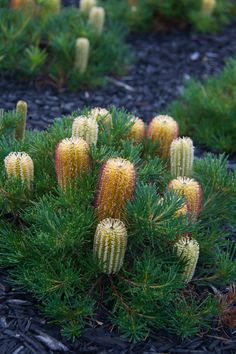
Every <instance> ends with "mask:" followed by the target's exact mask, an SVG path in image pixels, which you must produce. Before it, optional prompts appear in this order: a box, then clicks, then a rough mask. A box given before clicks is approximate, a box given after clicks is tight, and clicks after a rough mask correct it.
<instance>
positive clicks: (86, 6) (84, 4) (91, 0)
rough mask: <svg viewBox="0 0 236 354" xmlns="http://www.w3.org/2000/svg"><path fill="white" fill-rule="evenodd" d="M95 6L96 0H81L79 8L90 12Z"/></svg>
mask: <svg viewBox="0 0 236 354" xmlns="http://www.w3.org/2000/svg"><path fill="white" fill-rule="evenodd" d="M93 6H96V0H80V2H79V8H80V11H82V12H86V13H89V11H90V10H91V8H92V7H93Z"/></svg>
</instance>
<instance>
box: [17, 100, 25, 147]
mask: <svg viewBox="0 0 236 354" xmlns="http://www.w3.org/2000/svg"><path fill="white" fill-rule="evenodd" d="M16 112H17V113H18V114H19V122H17V125H16V133H15V136H16V139H17V140H23V139H24V137H25V126H26V119H27V103H26V102H25V101H18V102H17V105H16Z"/></svg>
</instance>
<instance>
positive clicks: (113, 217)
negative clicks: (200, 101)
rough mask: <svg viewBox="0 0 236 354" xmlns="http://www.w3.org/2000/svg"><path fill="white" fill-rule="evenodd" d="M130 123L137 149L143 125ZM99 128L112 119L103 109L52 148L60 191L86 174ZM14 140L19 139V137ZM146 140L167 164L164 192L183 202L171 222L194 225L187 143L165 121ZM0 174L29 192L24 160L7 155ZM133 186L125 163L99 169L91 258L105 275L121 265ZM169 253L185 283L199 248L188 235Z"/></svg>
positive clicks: (196, 194)
mask: <svg viewBox="0 0 236 354" xmlns="http://www.w3.org/2000/svg"><path fill="white" fill-rule="evenodd" d="M17 109H18V111H19V112H20V113H21V114H22V116H23V115H24V117H25V116H26V111H27V105H26V103H25V102H21V101H20V102H19V103H18V104H17ZM23 123H24V124H25V119H24V120H23ZM131 123H132V124H131V126H130V128H128V129H129V130H128V132H127V137H128V138H129V139H130V140H132V141H134V142H135V143H140V142H141V141H142V139H143V138H144V137H145V124H144V122H143V121H142V120H141V119H139V118H136V117H133V118H132V119H131ZM99 125H101V126H103V125H104V126H106V127H107V128H109V129H112V125H113V124H112V115H111V114H110V112H109V111H107V110H106V109H103V108H94V109H92V110H91V111H90V112H89V114H88V116H80V117H78V118H76V119H75V120H74V122H73V125H72V137H71V138H66V139H63V140H62V141H61V142H60V143H59V144H58V145H57V148H56V153H55V165H56V173H57V180H58V184H59V186H60V188H61V189H62V190H63V191H66V190H67V187H68V186H70V185H71V184H72V182H73V181H75V180H76V179H77V178H78V177H82V176H83V175H84V173H86V172H87V173H88V171H89V169H90V154H89V149H90V146H91V145H96V143H97V140H98V129H99ZM20 128H22V127H20ZM21 130H22V131H23V130H24V129H21ZM20 135H21V138H22V137H23V134H20ZM147 136H148V137H149V138H150V139H151V140H153V141H158V142H159V150H158V153H159V155H160V156H162V157H163V158H165V159H166V158H168V157H169V159H170V168H171V173H172V176H173V177H175V178H174V179H173V180H172V181H171V182H170V183H169V189H172V190H174V191H175V193H177V194H178V195H179V196H181V197H184V198H185V203H184V204H183V205H182V207H181V208H180V209H179V210H177V212H176V213H175V215H174V216H175V217H178V216H180V215H186V214H187V215H189V216H190V220H191V221H195V220H196V219H197V217H198V215H199V213H200V210H201V202H202V190H201V186H200V185H199V183H198V182H197V181H195V180H194V179H193V178H190V177H191V176H192V166H193V149H194V148H193V142H192V140H191V139H190V138H185V137H184V138H178V137H177V136H178V124H177V122H176V121H175V120H174V119H173V118H171V117H168V116H157V117H155V118H154V119H153V120H152V121H151V123H150V124H149V127H148V129H147ZM5 168H6V173H7V175H8V177H12V176H13V177H16V178H18V179H20V180H21V181H22V182H24V183H26V184H27V186H28V188H30V187H31V183H32V181H33V174H34V172H33V171H34V168H33V161H32V159H31V158H30V156H29V155H27V154H26V153H15V152H14V153H11V154H9V155H8V156H7V157H6V158H5ZM135 181H136V171H135V167H134V165H133V164H132V163H131V162H130V161H128V160H126V159H123V158H120V157H116V158H110V159H109V160H107V161H106V162H105V163H104V165H103V166H102V168H101V171H100V177H99V181H98V190H97V196H96V206H95V207H96V215H97V219H98V221H99V224H98V226H97V229H96V233H95V237H94V255H95V257H97V258H98V259H99V261H100V263H101V265H102V270H103V272H105V273H108V274H111V273H116V272H118V271H119V270H120V268H121V267H122V264H123V260H124V255H125V250H126V245H127V231H126V228H125V225H124V223H123V221H124V219H125V205H126V203H127V202H128V201H129V200H130V199H131V197H132V195H133V192H134V188H135ZM161 202H163V200H161V201H160V203H161ZM174 248H175V250H176V252H177V255H178V257H180V258H181V259H183V260H184V261H185V269H184V272H183V277H184V280H185V281H186V282H188V281H190V280H191V279H192V276H193V274H194V271H195V268H196V264H197V260H198V255H199V245H198V243H197V241H195V240H193V239H192V238H191V237H190V236H189V235H185V236H181V237H180V238H179V239H178V240H177V241H176V242H175V244H174Z"/></svg>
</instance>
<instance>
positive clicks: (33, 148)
mask: <svg viewBox="0 0 236 354" xmlns="http://www.w3.org/2000/svg"><path fill="white" fill-rule="evenodd" d="M83 114H84V115H86V114H88V110H85V111H84V112H83ZM111 114H112V118H113V124H112V126H111V127H106V126H105V125H104V124H103V123H102V122H99V135H98V142H97V145H96V146H95V145H93V146H91V148H90V158H91V170H90V172H89V173H87V174H86V178H83V177H80V178H78V179H77V180H76V182H75V184H73V186H71V188H67V189H66V190H65V191H62V190H61V189H60V188H59V187H58V185H57V180H56V172H55V148H56V146H57V144H58V142H60V141H61V140H62V139H64V138H66V137H70V136H71V129H72V122H73V119H74V118H75V117H76V114H73V115H72V116H70V117H64V118H62V119H60V120H57V121H56V122H55V123H54V124H53V126H52V127H50V128H49V129H48V130H47V131H42V132H37V131H34V132H31V131H26V134H25V139H24V140H23V141H22V140H21V141H19V140H15V139H13V138H12V140H11V141H9V140H6V139H3V138H1V139H0V161H1V163H2V166H3V161H4V158H5V157H6V156H7V155H8V154H9V152H11V151H24V152H26V153H28V154H29V155H30V156H31V158H32V160H33V162H34V171H35V174H34V182H33V187H32V189H31V190H29V189H27V188H25V186H24V185H22V184H21V182H18V181H17V180H14V179H11V178H7V177H6V174H5V172H4V169H3V168H2V169H1V172H0V210H1V222H0V250H1V251H0V253H1V257H0V266H1V267H6V266H7V267H10V268H9V269H10V275H11V277H12V280H13V281H14V282H15V284H18V285H20V286H21V287H23V288H24V289H26V290H27V291H30V292H31V293H32V294H33V295H34V297H36V298H37V299H38V300H39V302H40V304H41V309H42V311H43V312H44V313H45V314H47V315H48V316H49V317H50V318H51V319H53V320H54V321H55V322H56V323H59V324H60V325H61V326H62V333H63V334H64V335H66V336H67V337H68V338H72V339H73V338H75V337H77V336H79V335H80V333H81V330H82V329H83V328H84V326H86V323H87V322H89V323H91V322H93V321H94V320H96V319H98V320H99V317H97V316H98V313H100V312H101V309H104V308H106V309H107V310H108V311H106V312H107V313H109V318H110V321H111V323H112V324H113V325H115V326H116V327H117V328H118V330H119V331H120V333H121V334H122V335H124V336H125V337H128V338H129V339H130V340H133V341H139V340H142V339H143V338H145V337H146V336H147V335H148V333H149V331H150V328H155V329H167V330H168V331H170V332H173V333H175V334H177V335H179V336H180V337H181V338H183V339H184V338H187V337H189V336H192V335H194V334H196V333H197V332H198V331H199V330H200V329H203V328H205V329H207V328H209V327H210V325H211V323H212V322H211V321H212V319H213V318H214V317H215V316H217V315H219V306H218V305H219V302H218V300H217V298H216V297H215V295H214V294H212V293H211V291H210V289H211V288H210V286H209V285H211V286H212V285H215V286H218V285H221V286H223V285H228V284H230V283H231V282H233V281H234V280H235V278H236V263H235V252H236V245H235V241H233V238H232V237H231V236H232V235H231V232H230V227H232V226H233V225H235V221H236V217H235V216H236V210H235V204H236V203H235V201H236V174H235V173H233V172H229V171H228V170H227V161H226V159H225V157H224V156H221V157H219V158H217V157H214V156H213V155H207V156H206V157H205V158H204V159H202V160H198V161H195V164H194V169H193V177H194V178H195V179H196V180H198V182H199V183H200V184H201V186H202V189H203V208H202V212H201V214H200V217H199V219H198V221H191V220H190V219H189V218H188V215H181V216H178V217H177V216H176V212H177V211H178V210H179V209H180V208H181V206H182V205H183V199H182V198H180V197H178V196H177V195H176V194H174V192H173V191H168V188H167V185H168V183H169V181H170V179H171V176H170V172H169V167H168V164H167V163H166V162H165V161H162V160H161V159H160V158H158V157H157V155H156V148H157V146H154V143H152V141H147V140H146V139H144V140H143V141H142V142H141V143H139V144H137V143H135V142H132V141H131V140H129V137H128V136H129V127H130V125H131V123H130V115H129V114H127V113H126V112H125V111H123V110H116V109H112V110H111ZM111 157H122V158H125V159H128V160H129V161H131V162H132V163H133V164H134V166H135V169H136V174H137V180H136V188H135V193H134V195H133V198H132V199H131V200H130V201H129V202H128V203H127V205H126V212H125V214H126V217H125V220H124V223H125V225H126V228H127V232H128V245H127V251H126V255H125V258H124V265H123V268H122V269H121V271H120V272H119V273H117V274H113V275H106V274H101V271H100V269H101V268H100V265H99V264H98V261H97V260H96V259H95V258H94V257H93V239H94V234H95V230H96V227H97V224H98V221H97V215H96V212H95V209H94V205H95V203H94V201H95V195H96V190H97V183H98V179H99V171H100V169H101V166H102V165H103V164H104V162H106V161H107V160H108V159H109V158H111ZM186 234H191V235H192V237H193V238H194V239H196V240H197V242H198V243H199V245H200V258H199V262H198V265H197V269H196V275H195V278H194V279H193V282H192V283H191V285H187V284H186V283H185V281H184V279H183V277H182V273H183V269H184V267H185V261H184V260H180V259H179V258H178V257H177V255H176V252H175V251H174V247H173V245H174V243H175V242H176V240H177V239H178V237H179V236H181V235H186ZM199 286H201V288H199ZM202 286H204V289H205V290H204V292H203V293H202V292H201V291H199V289H202ZM199 294H201V295H199Z"/></svg>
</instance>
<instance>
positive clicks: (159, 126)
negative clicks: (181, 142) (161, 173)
mask: <svg viewBox="0 0 236 354" xmlns="http://www.w3.org/2000/svg"><path fill="white" fill-rule="evenodd" d="M178 134H179V126H178V123H177V122H176V121H175V120H174V119H173V118H171V117H169V116H163V115H160V116H156V117H154V118H153V120H152V121H151V122H150V124H149V126H148V131H147V135H148V137H149V138H151V139H152V141H154V142H155V141H159V144H160V145H159V154H160V156H161V157H162V158H165V159H167V158H168V157H169V155H170V145H171V143H172V141H173V140H174V139H176V138H177V137H178Z"/></svg>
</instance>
